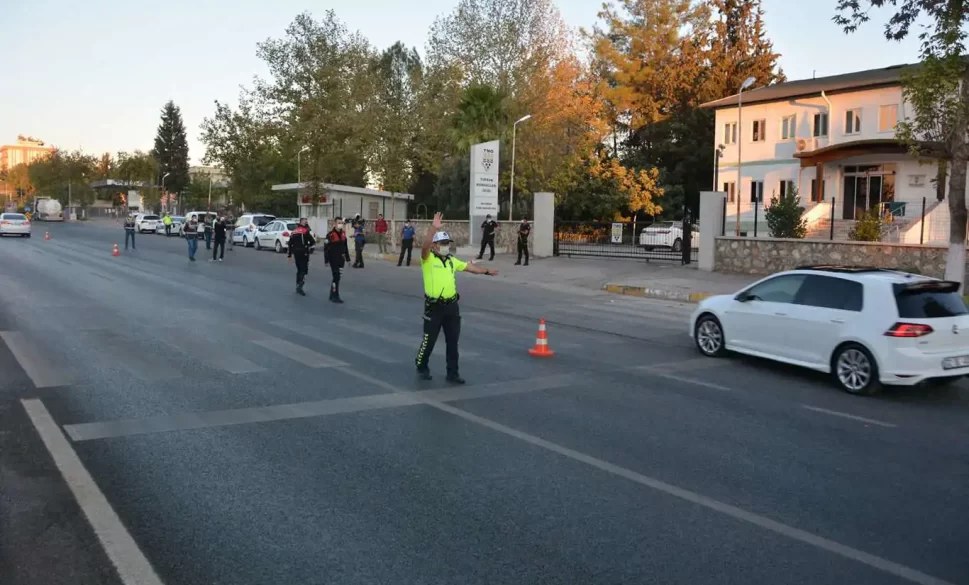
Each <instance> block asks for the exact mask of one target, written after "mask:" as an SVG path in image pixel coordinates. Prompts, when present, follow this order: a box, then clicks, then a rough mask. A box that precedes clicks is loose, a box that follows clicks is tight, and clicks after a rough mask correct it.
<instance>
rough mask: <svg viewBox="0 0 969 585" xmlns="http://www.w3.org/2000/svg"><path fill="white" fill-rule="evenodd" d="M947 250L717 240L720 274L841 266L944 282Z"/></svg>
mask: <svg viewBox="0 0 969 585" xmlns="http://www.w3.org/2000/svg"><path fill="white" fill-rule="evenodd" d="M946 252H947V248H944V247H938V246H917V245H908V244H886V243H881V242H838V241H819V240H788V239H777V238H756V239H753V238H737V237H733V236H721V237H718V238H716V245H715V249H714V266H715V268H714V269H715V270H717V271H719V272H734V273H741V274H771V273H773V272H780V271H782V270H791V269H793V268H796V267H798V266H805V265H812V264H814V265H817V264H840V265H850V266H872V267H875V268H893V269H898V270H905V271H909V272H916V273H918V274H924V275H926V276H932V277H935V278H942V277H943V275H944V274H945V257H946Z"/></svg>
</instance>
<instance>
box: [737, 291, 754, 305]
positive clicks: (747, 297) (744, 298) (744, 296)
mask: <svg viewBox="0 0 969 585" xmlns="http://www.w3.org/2000/svg"><path fill="white" fill-rule="evenodd" d="M733 299H734V300H735V301H737V302H738V303H746V302H749V301H752V300H754V295H752V294H750V293H748V292H746V291H744V292H742V293H740V294H738V295H737V296H735V297H734V298H733Z"/></svg>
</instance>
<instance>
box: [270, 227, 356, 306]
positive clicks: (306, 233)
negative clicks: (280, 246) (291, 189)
mask: <svg viewBox="0 0 969 585" xmlns="http://www.w3.org/2000/svg"><path fill="white" fill-rule="evenodd" d="M359 217H360V216H357V218H359ZM353 229H354V235H356V230H357V228H356V227H354V228H353ZM345 230H346V228H345V222H344V221H343V218H342V217H338V218H336V219H335V220H334V221H333V228H332V229H331V230H330V231H329V232H327V234H326V236H324V239H323V263H324V264H327V265H329V267H330V274H331V276H332V280H331V282H330V301H331V302H334V303H342V302H343V299H341V298H340V276H341V275H342V274H343V268H344V266H346V264H347V263H348V262H350V247H349V245H348V242H347V234H346V231H345ZM315 245H316V238H314V237H313V234H312V232H311V230H310V226H309V222H308V221H307V219H306V218H305V217H302V218H300V220H299V224H297V226H296V229H294V230H293V233H292V234H291V235H290V236H289V242H288V243H287V246H286V248H287V253H286V257H287V258H291V259H293V260H295V262H296V292H297V293H298V294H300V295H302V296H304V297H305V296H306V292H304V291H303V286H304V285H305V283H306V275H307V274H309V270H310V252H311V250H312V249H313V246H315ZM357 257H358V259H359V260H360V261H361V263H360V267H361V268H362V267H363V261H362V258H363V253H362V246H359V247H358V252H357ZM354 266H356V265H354Z"/></svg>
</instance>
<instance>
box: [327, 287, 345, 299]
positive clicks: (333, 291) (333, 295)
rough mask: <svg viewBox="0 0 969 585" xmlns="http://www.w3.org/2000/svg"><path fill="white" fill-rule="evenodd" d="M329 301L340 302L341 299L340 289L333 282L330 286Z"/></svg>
mask: <svg viewBox="0 0 969 585" xmlns="http://www.w3.org/2000/svg"><path fill="white" fill-rule="evenodd" d="M330 302H331V303H342V302H343V299H341V298H340V289H338V288H337V287H336V285H335V284H334V285H333V286H331V287H330Z"/></svg>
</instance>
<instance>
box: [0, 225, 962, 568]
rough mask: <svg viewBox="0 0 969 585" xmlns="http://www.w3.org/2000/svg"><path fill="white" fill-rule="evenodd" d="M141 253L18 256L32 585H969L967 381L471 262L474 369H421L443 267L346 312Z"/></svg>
mask: <svg viewBox="0 0 969 585" xmlns="http://www.w3.org/2000/svg"><path fill="white" fill-rule="evenodd" d="M45 229H49V231H50V232H51V234H52V239H51V240H49V241H45V240H43V238H42V234H43V231H44V230H45ZM121 236H122V234H121V231H120V229H119V228H118V227H117V226H114V225H111V224H93V223H92V224H87V225H84V224H70V225H51V226H48V225H45V224H38V225H37V226H35V235H34V237H33V238H32V239H29V240H26V239H24V240H21V239H3V240H2V241H0V372H2V373H3V375H2V377H0V583H3V584H4V585H35V584H36V585H39V584H44V585H51V584H61V583H64V584H67V583H70V584H72V585H86V584H99V585H100V584H120V583H125V584H126V585H128V584H134V583H139V584H146V585H158V584H161V583H164V584H166V585H195V584H199V585H201V584H207V585H211V584H227V585H228V584H232V585H250V584H251V585H257V584H259V585H262V584H281V583H287V584H290V583H291V584H301V585H302V584H324V583H325V584H344V583H346V584H375V583H376V584H379V583H387V584H418V583H420V584H431V583H440V584H454V583H461V584H477V583H481V584H485V583H487V584H496V583H516V584H517V583H529V584H546V583H548V584H552V583H554V584H561V583H575V584H583V585H587V584H603V585H607V584H608V585H613V584H619V583H631V584H642V583H663V584H680V583H682V584H690V585H697V584H706V583H710V584H717V585H726V584H739V585H752V584H759V583H764V584H770V585H781V584H803V583H811V584H815V585H817V584H828V583H831V584H842V583H850V584H852V585H863V584H872V585H875V584H877V585H891V584H904V583H919V584H926V585H928V584H936V585H939V584H945V583H950V584H964V583H969V555H967V554H966V548H965V544H966V542H967V541H969V505H967V501H966V498H967V494H969V489H967V488H969V467H967V462H969V424H967V423H969V389H967V387H965V386H962V387H960V388H957V389H955V390H948V391H924V390H903V391H895V392H890V393H887V394H886V395H883V396H881V397H877V398H870V399H865V398H856V397H851V396H848V395H845V394H842V393H840V392H839V391H837V390H835V389H834V388H833V387H832V386H831V385H829V384H828V383H827V382H826V380H824V378H823V377H822V376H816V375H813V374H806V373H804V372H801V371H799V370H793V369H790V368H786V367H779V366H773V365H769V364H765V363H763V362H760V361H757V360H748V359H741V358H730V359H723V360H709V359H701V358H700V356H699V355H698V354H697V353H696V351H695V350H694V349H693V348H692V346H691V343H690V340H689V338H688V336H687V335H686V334H685V325H684V323H685V320H686V318H687V316H688V314H689V312H690V307H689V306H687V305H680V304H676V303H671V302H658V301H648V300H642V299H630V298H625V297H616V296H612V295H606V294H603V293H599V292H596V291H591V290H581V289H574V290H572V289H568V288H567V287H563V288H562V289H561V290H554V289H551V288H547V287H535V286H529V285H527V284H522V283H520V282H516V281H520V280H522V274H521V273H522V271H524V270H527V268H524V267H515V268H513V269H512V270H515V272H514V273H513V274H511V275H509V276H499V277H496V278H488V277H475V276H472V275H461V280H460V289H461V292H462V300H461V305H462V314H463V331H462V337H461V350H462V357H461V363H462V370H461V373H462V375H463V376H464V377H465V378H466V379H467V380H468V384H467V385H466V386H464V387H457V388H455V387H451V386H449V385H448V384H447V383H446V382H445V380H444V375H443V374H444V371H443V370H444V367H443V344H442V345H441V346H439V348H438V349H437V350H436V351H435V355H434V356H433V358H432V362H431V366H432V370H433V372H434V373H435V374H437V375H436V377H435V379H434V380H433V381H431V382H419V381H418V380H416V378H415V376H414V371H413V358H414V354H415V351H416V345H417V342H418V340H419V328H420V323H421V319H420V309H421V302H420V299H419V295H420V275H419V271H418V270H416V269H415V268H413V267H411V268H410V269H408V268H397V267H396V266H394V265H392V264H389V263H384V262H381V261H377V260H372V261H369V262H368V264H367V268H365V269H364V270H351V269H348V270H347V272H346V278H345V283H344V290H343V294H344V297H345V298H346V300H347V303H346V304H345V305H342V306H336V305H333V304H331V303H328V302H326V295H327V285H328V270H327V269H326V268H325V267H324V266H323V264H322V261H321V260H322V259H321V258H320V257H315V258H314V259H313V263H312V265H311V269H310V275H309V277H308V281H309V284H308V286H307V290H308V293H309V296H308V297H306V298H300V297H297V296H296V295H295V294H294V292H293V286H294V272H295V268H294V267H293V265H292V264H289V263H287V261H286V259H285V257H284V256H282V255H276V254H273V253H271V252H268V251H267V252H256V251H254V250H243V249H236V250H234V251H231V252H227V254H226V261H225V262H223V263H210V262H206V261H205V256H204V254H205V252H204V245H203V246H202V249H201V250H200V251H199V257H200V259H201V261H199V262H196V263H194V264H192V263H189V262H188V261H187V259H186V258H185V254H184V248H185V245H184V242H183V241H181V240H176V239H174V238H173V239H165V238H164V237H161V236H153V235H144V236H140V237H139V240H138V244H139V249H138V251H137V252H132V253H127V254H123V255H122V256H120V257H117V258H115V257H112V256H111V255H110V250H111V243H113V242H114V241H123V238H122V237H121ZM541 317H544V318H546V319H547V320H548V334H549V343H550V345H551V347H552V349H553V350H554V351H555V352H556V355H555V357H553V358H551V359H536V358H532V357H530V356H529V355H528V354H527V351H526V350H527V349H528V348H529V347H530V346H531V345H532V343H533V342H534V338H535V331H536V328H537V323H538V319H539V318H541ZM791 334H792V335H797V333H796V332H791ZM805 341H806V342H809V340H805ZM115 566H116V567H117V568H115Z"/></svg>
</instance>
